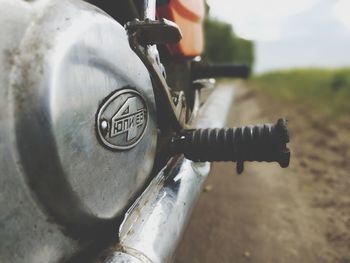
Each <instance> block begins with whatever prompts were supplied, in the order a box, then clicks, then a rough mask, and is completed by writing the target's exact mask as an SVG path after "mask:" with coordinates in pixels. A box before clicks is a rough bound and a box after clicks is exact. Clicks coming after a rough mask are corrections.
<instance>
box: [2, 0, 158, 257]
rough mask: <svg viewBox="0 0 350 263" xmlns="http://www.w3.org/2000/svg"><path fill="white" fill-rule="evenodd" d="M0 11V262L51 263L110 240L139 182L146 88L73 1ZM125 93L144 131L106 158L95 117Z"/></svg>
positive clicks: (120, 44)
mask: <svg viewBox="0 0 350 263" xmlns="http://www.w3.org/2000/svg"><path fill="white" fill-rule="evenodd" d="M0 4H1V8H0V59H1V63H0V67H1V71H0V95H1V98H2V99H1V100H0V156H1V158H0V168H1V172H0V208H1V214H0V262H19V263H21V262H28V263H32V262H33V263H40V262H45V263H51V262H61V261H63V259H65V260H66V259H68V258H69V257H70V256H72V255H73V254H74V253H77V252H78V251H79V250H81V249H84V248H86V247H87V246H89V245H90V244H91V243H93V242H97V241H99V240H100V239H102V238H104V234H108V233H110V232H111V231H108V228H106V226H109V224H110V222H111V221H114V220H115V219H116V218H117V217H119V216H121V213H122V211H124V209H125V208H126V207H127V206H128V205H130V202H131V200H134V198H135V197H136V196H135V195H136V194H137V193H138V191H140V190H141V188H142V187H143V186H144V184H145V182H146V180H147V179H148V176H149V173H150V171H151V169H152V165H153V159H154V154H155V147H156V138H157V135H156V119H155V116H156V114H155V102H154V96H153V88H152V83H151V80H150V77H149V74H148V71H147V69H146V68H145V66H144V65H143V63H142V62H141V61H140V59H139V58H138V57H137V55H136V54H135V53H134V52H133V51H132V50H131V48H130V46H129V42H128V38H127V35H126V32H125V30H124V28H123V27H122V26H121V25H119V24H118V23H117V22H116V21H114V20H113V19H111V18H110V17H109V16H108V15H106V14H105V13H104V12H102V11H101V10H99V9H97V8H95V7H93V6H91V5H89V4H86V3H84V2H83V1H79V0H37V1H22V0H1V1H0ZM126 87H127V88H130V89H133V90H136V91H138V93H139V94H141V96H142V98H143V100H144V101H145V103H146V104H147V109H148V116H149V118H148V123H147V127H146V129H145V132H144V135H143V137H142V138H141V140H140V141H139V143H138V144H137V145H135V147H133V148H132V149H129V150H126V151H111V150H109V149H107V148H106V147H104V146H103V145H102V144H101V143H100V142H99V141H98V139H97V136H96V126H95V123H96V114H97V112H98V109H99V107H100V105H101V104H102V103H103V102H104V99H105V98H106V97H108V96H109V95H110V94H112V93H114V92H116V91H118V90H121V89H125V88H126ZM113 110H115V111H117V110H118V109H113ZM105 229H107V231H108V232H107V231H106V230H105ZM102 230H104V232H103V231H102ZM101 236H103V237H102V238H101Z"/></svg>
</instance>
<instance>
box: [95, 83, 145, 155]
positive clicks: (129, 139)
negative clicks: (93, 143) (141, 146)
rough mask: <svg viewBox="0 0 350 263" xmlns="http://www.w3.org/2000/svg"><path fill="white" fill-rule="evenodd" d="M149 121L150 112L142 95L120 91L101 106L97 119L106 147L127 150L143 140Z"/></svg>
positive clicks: (127, 90) (100, 137) (100, 136)
mask: <svg viewBox="0 0 350 263" xmlns="http://www.w3.org/2000/svg"><path fill="white" fill-rule="evenodd" d="M147 121H148V110H147V106H146V103H145V101H144V100H143V98H142V97H141V95H140V93H138V92H137V91H135V90H132V89H123V90H119V91H117V92H115V93H113V94H112V95H110V96H109V97H108V99H107V100H106V101H105V102H104V103H103V104H102V105H101V107H100V109H99V111H98V113H97V118H96V126H97V134H98V137H99V139H100V141H101V142H102V143H103V144H104V145H105V146H106V147H108V148H110V149H116V150H127V149H130V148H132V147H134V146H135V145H136V144H137V143H138V142H139V141H140V140H141V139H142V137H143V135H144V133H145V130H146V126H147Z"/></svg>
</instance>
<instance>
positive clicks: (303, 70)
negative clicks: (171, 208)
mask: <svg viewBox="0 0 350 263" xmlns="http://www.w3.org/2000/svg"><path fill="white" fill-rule="evenodd" d="M207 11H208V17H207V20H206V21H205V31H206V49H205V55H204V57H203V59H204V60H206V61H208V62H216V63H225V62H230V63H231V62H232V63H245V64H248V65H250V66H251V67H252V68H253V73H254V74H253V76H252V77H251V78H250V79H249V80H248V81H232V80H225V79H223V80H220V81H219V82H218V85H230V86H234V88H235V100H234V103H233V105H232V114H231V116H230V118H229V120H228V126H229V125H234V126H238V125H247V124H252V123H254V124H255V123H264V122H275V121H276V119H277V118H279V117H286V118H287V119H288V120H289V129H290V135H291V143H290V148H291V150H292V160H291V164H290V167H289V168H288V169H286V170H282V169H280V168H279V167H277V166H273V165H271V164H267V165H266V164H257V163H254V164H246V170H245V172H244V174H243V175H242V176H234V174H235V167H234V166H233V165H232V164H228V163H227V164H226V163H224V164H215V165H214V168H213V172H212V174H211V176H210V177H209V180H208V183H207V185H206V187H205V189H204V193H203V194H202V196H201V198H200V200H199V205H198V206H197V207H196V208H195V210H194V213H193V217H192V219H191V221H190V224H189V226H188V228H187V231H186V232H185V235H184V238H183V241H182V243H181V246H180V247H179V249H178V252H177V254H176V258H175V262H179V263H180V262H338V263H349V262H350V161H349V157H350V136H349V135H350V101H349V100H350V52H349V49H350V1H349V0H293V1H292V0H283V1H280V0H265V1H261V0H244V1H238V0H208V1H207Z"/></svg>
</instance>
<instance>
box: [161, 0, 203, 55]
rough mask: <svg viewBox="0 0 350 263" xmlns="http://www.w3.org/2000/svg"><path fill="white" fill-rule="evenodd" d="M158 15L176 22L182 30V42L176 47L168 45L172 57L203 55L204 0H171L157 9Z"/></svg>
mask: <svg viewBox="0 0 350 263" xmlns="http://www.w3.org/2000/svg"><path fill="white" fill-rule="evenodd" d="M157 14H158V16H159V17H161V18H166V19H169V20H171V21H174V22H175V23H176V24H177V25H178V26H179V27H180V29H181V32H182V39H181V41H180V42H179V43H177V44H175V45H168V49H169V51H170V53H171V54H172V55H180V56H184V57H195V56H199V55H201V54H202V52H203V48H204V39H203V38H204V36H203V19H204V15H205V8H204V1H203V0H170V1H169V3H168V4H167V5H162V6H160V7H158V8H157Z"/></svg>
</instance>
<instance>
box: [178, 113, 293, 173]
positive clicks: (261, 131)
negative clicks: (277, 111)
mask: <svg viewBox="0 0 350 263" xmlns="http://www.w3.org/2000/svg"><path fill="white" fill-rule="evenodd" d="M172 142H173V150H174V151H175V152H177V153H183V154H184V155H185V157H186V158H187V159H190V160H193V161H196V162H206V161H209V162H216V161H233V162H241V163H242V162H244V161H258V162H277V163H279V164H280V166H281V167H283V168H285V167H288V165H289V160H290V151H289V149H288V148H287V143H288V142H289V135H288V130H287V126H286V121H285V120H283V119H279V120H278V121H277V123H276V124H274V125H272V124H264V125H257V126H246V127H238V128H222V129H197V130H185V131H183V132H182V133H181V135H179V136H177V137H176V138H174V139H173V141H172Z"/></svg>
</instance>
